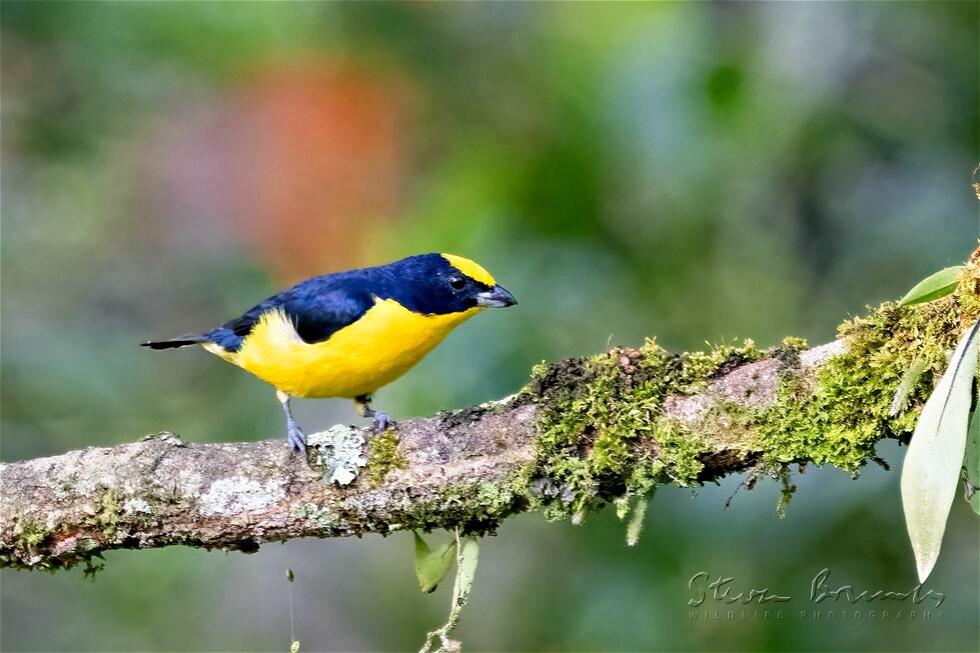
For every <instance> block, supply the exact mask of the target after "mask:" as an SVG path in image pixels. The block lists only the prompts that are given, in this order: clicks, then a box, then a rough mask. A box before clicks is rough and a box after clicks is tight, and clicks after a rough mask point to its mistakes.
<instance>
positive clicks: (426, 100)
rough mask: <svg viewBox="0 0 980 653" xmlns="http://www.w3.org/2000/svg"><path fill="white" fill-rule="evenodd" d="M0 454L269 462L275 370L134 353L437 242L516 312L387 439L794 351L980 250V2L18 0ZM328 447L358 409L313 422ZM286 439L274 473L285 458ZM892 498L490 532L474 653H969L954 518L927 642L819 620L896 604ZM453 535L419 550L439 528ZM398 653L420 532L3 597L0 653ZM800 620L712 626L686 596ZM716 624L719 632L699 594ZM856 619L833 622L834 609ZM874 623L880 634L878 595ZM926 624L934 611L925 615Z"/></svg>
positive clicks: (974, 566) (307, 417)
mask: <svg viewBox="0 0 980 653" xmlns="http://www.w3.org/2000/svg"><path fill="white" fill-rule="evenodd" d="M0 11H2V18H0V22H2V80H3V81H2V84H3V87H2V92H3V102H2V150H0V155H2V165H3V177H2V199H3V224H2V264H3V267H2V337H3V341H2V347H3V358H2V443H0V457H2V459H3V460H4V461H13V460H20V459H24V458H28V457H34V456H43V455H50V454H56V453H60V452H63V451H66V450H69V449H73V448H78V447H83V446H92V445H112V444H115V443H120V442H126V441H131V440H134V439H136V438H137V437H139V436H140V435H142V434H144V433H147V432H156V431H160V430H172V431H175V432H178V433H180V434H181V435H182V436H183V437H184V438H185V439H187V440H191V441H196V442H204V441H219V440H227V441H231V440H243V439H259V438H267V437H279V436H280V435H281V433H280V431H282V419H281V413H280V410H279V407H278V406H277V404H276V401H275V398H274V396H273V393H272V391H271V390H270V389H269V388H268V387H267V386H265V385H264V384H262V383H261V382H260V381H258V380H256V379H254V378H252V377H250V376H248V375H246V374H244V373H242V372H241V371H240V370H236V369H234V368H232V367H231V366H229V365H226V364H224V363H223V362H221V361H220V360H218V359H216V358H215V357H213V356H210V355H207V354H205V353H204V352H202V351H198V350H182V351H179V352H169V353H166V354H159V353H154V352H149V351H146V350H142V349H140V348H139V347H138V346H136V345H137V343H138V342H140V341H141V340H145V339H147V338H151V337H165V336H172V335H174V334H178V333H183V332H185V331H188V330H198V329H204V328H207V327H211V326H214V325H217V324H219V323H221V322H223V321H225V320H226V319H228V318H230V317H232V316H234V315H237V314H238V313H240V312H241V311H242V310H243V309H245V308H247V307H249V306H251V305H252V304H253V303H255V302H256V301H257V300H259V299H261V298H263V297H265V296H267V295H268V294H270V293H272V292H273V291H274V290H276V289H277V288H279V287H282V286H285V285H288V284H290V283H293V282H295V281H298V280H299V279H301V278H304V277H307V276H311V275H313V274H318V273H323V272H327V271H332V270H337V269H342V268H345V267H350V266H354V265H364V264H375V263H381V262H385V261H388V260H392V259H394V258H398V257H401V256H404V255H408V254H411V253H417V252H423V251H449V252H455V253H459V254H462V255H464V256H468V257H472V258H474V259H476V260H478V261H480V262H481V263H483V264H484V265H485V266H486V267H487V268H488V269H490V270H491V271H492V272H493V273H494V274H495V276H496V277H497V278H498V280H500V281H501V282H502V283H503V284H505V285H506V286H507V287H508V288H510V289H511V290H512V291H513V292H514V293H515V294H516V295H517V297H518V298H519V299H520V300H521V304H520V306H519V307H517V308H516V309H514V310H511V311H506V312H503V311H502V312H500V313H494V314H492V315H486V316H483V317H481V318H480V319H478V320H473V321H472V322H471V323H469V324H467V325H466V326H465V327H464V328H462V329H460V331H459V332H457V333H455V334H454V335H452V336H451V337H450V338H449V339H448V340H447V341H446V342H445V343H444V344H443V345H442V346H441V347H440V348H438V349H437V350H436V351H435V352H434V353H433V354H432V355H430V356H429V358H428V359H427V360H426V361H424V362H423V363H422V364H421V365H420V366H419V367H418V368H417V369H416V370H414V371H413V372H411V373H410V374H409V375H407V376H406V377H405V378H404V379H402V380H401V381H399V382H398V383H396V384H394V385H393V386H391V387H389V388H386V389H385V390H383V391H382V392H381V393H379V395H378V397H377V400H378V404H379V405H380V406H382V407H384V408H385V409H386V410H387V411H389V412H390V413H391V414H392V415H394V416H395V417H396V418H398V417H405V416H410V415H422V414H427V413H431V412H433V411H436V410H439V409H448V408H454V407H462V406H466V405H469V404H472V403H474V402H481V401H485V400H487V399H492V398H497V397H501V396H503V395H506V394H508V393H511V392H513V391H515V390H516V389H517V388H519V387H520V386H521V385H522V384H523V383H524V382H525V380H526V377H527V373H528V370H529V369H530V367H531V365H532V364H534V363H535V362H537V361H539V360H541V359H553V358H559V357H564V356H571V355H577V354H585V353H592V352H596V351H600V350H602V349H604V348H605V347H606V346H607V344H608V343H609V342H614V343H621V344H637V343H639V342H640V341H641V340H642V338H643V336H646V335H656V336H657V337H658V338H659V340H660V342H661V343H662V344H664V345H665V346H667V347H670V348H673V349H678V350H680V349H690V348H698V347H701V346H702V345H703V343H704V342H705V341H710V342H719V341H722V340H730V339H733V338H736V337H752V338H754V339H755V340H756V342H757V343H758V344H760V345H763V346H765V345H769V344H773V343H775V342H777V341H778V340H779V339H780V338H782V337H783V336H786V335H798V336H804V337H806V338H808V339H809V340H810V342H812V343H819V342H824V341H827V340H830V339H832V338H833V337H834V327H835V325H836V324H837V323H838V322H840V321H841V320H842V319H844V318H845V317H847V316H850V315H854V314H860V313H861V312H862V311H863V310H864V306H865V305H866V304H874V303H878V302H879V301H882V300H884V299H887V298H894V297H897V296H900V295H901V294H902V293H903V292H904V291H905V290H907V289H908V288H909V287H910V286H911V285H912V284H913V283H914V282H916V281H918V280H919V279H920V278H921V277H923V276H925V275H926V274H928V273H930V272H932V271H934V270H936V269H938V268H940V267H943V266H946V265H951V264H955V263H957V262H959V261H961V260H963V259H964V258H965V257H966V255H967V254H968V253H969V252H970V251H971V250H972V248H973V247H974V246H975V244H976V237H977V200H976V198H975V197H974V196H973V194H972V192H971V189H970V187H969V178H970V171H971V169H972V168H973V166H974V165H975V164H976V162H977V159H978V123H980V115H978V76H980V71H978V58H980V57H978V55H980V52H978V42H980V33H978V24H980V11H978V4H977V3H976V2H960V3H943V2H932V3H915V2H909V3H805V4H763V3H690V4H670V3H663V4H601V5H600V4H589V3H575V4H564V3H547V4H532V3H526V4H517V3H474V4H447V3H428V2H406V3H399V4H388V3H335V4H327V3H323V4H321V3H314V2H303V3H287V4H279V3H260V2H255V3H247V4H237V3H231V2H222V3H206V2H195V3H177V2H173V3H152V2H146V3H93V2H71V3H55V2H29V3H28V2H4V3H3V5H2V9H0ZM297 410H298V418H299V419H300V421H301V423H303V424H305V425H306V426H307V428H308V430H312V429H314V428H316V426H317V425H327V424H331V423H334V422H336V421H348V422H349V421H351V420H352V419H353V414H352V411H351V407H350V405H349V403H348V402H341V401H319V402H313V401H308V402H300V403H299V405H298V407H297ZM284 446H285V445H284ZM880 453H881V455H882V456H883V457H884V458H885V459H886V460H888V461H889V462H890V463H891V464H892V471H891V472H885V471H883V470H881V469H867V470H866V471H865V472H864V473H863V474H862V475H861V478H860V479H859V480H858V481H854V482H852V481H851V480H850V478H849V477H848V476H847V475H846V474H844V473H842V472H840V471H837V470H834V469H810V470H808V472H807V473H806V474H805V475H803V476H800V477H799V478H798V479H795V482H797V483H798V484H799V486H800V489H799V491H798V492H797V495H796V498H795V499H794V501H793V503H792V504H791V505H790V508H789V514H788V516H787V517H786V519H785V520H779V519H778V518H777V516H776V511H775V506H776V502H777V497H778V486H777V484H776V483H773V482H771V481H769V482H763V483H760V485H759V486H758V487H757V488H756V489H755V490H754V491H752V492H741V493H739V495H738V496H737V497H736V498H735V500H734V501H733V503H732V506H731V507H730V508H729V509H728V510H724V509H723V508H724V504H725V500H726V499H727V498H728V497H729V496H730V495H731V494H732V492H733V491H734V489H735V487H736V485H737V484H738V482H739V481H740V479H728V480H727V481H726V482H725V483H723V484H722V485H721V486H720V487H715V486H711V487H706V488H702V489H699V490H697V491H696V492H691V491H685V490H680V489H673V490H671V489H667V490H664V491H661V492H660V493H659V494H658V496H657V497H656V500H655V501H654V502H653V504H652V506H651V509H650V511H649V513H648V517H647V524H646V530H645V536H644V538H643V539H642V541H641V543H640V545H639V546H638V547H637V548H635V549H627V548H626V547H625V545H624V541H623V540H624V538H623V531H624V527H623V525H622V524H620V523H619V522H617V521H616V519H615V517H614V516H613V515H612V514H611V512H610V511H608V510H607V511H605V512H604V513H602V514H599V515H597V516H595V517H593V518H591V519H589V520H588V521H587V523H585V524H584V525H582V526H579V527H572V526H570V525H567V524H548V523H545V522H544V521H543V520H542V519H541V518H540V517H539V516H536V515H528V516H523V517H520V518H515V519H511V520H508V521H507V522H505V523H504V524H503V526H502V527H501V528H500V531H499V536H498V537H496V538H490V539H487V540H485V541H484V543H483V545H482V554H481V563H480V571H479V574H478V576H477V582H476V587H475V593H474V596H473V603H472V606H471V608H470V609H469V610H468V611H467V612H465V613H464V616H463V622H462V626H461V628H460V630H459V636H460V638H461V639H462V640H463V642H464V645H465V647H466V649H467V650H501V651H516V650H537V649H545V650H568V651H584V650H651V651H654V650H672V649H673V650H706V651H723V650H724V651H727V650H772V651H809V650H855V651H856V650H915V651H924V650H939V649H942V650H964V651H965V650H969V651H976V650H978V648H980V634H978V612H980V605H978V582H977V581H978V576H980V570H978V555H977V541H978V538H977V532H978V530H977V526H978V523H977V520H976V518H975V517H974V516H973V515H972V513H970V511H969V509H968V507H967V506H966V505H965V502H962V501H957V502H956V504H955V507H954V510H953V513H952V516H951V519H950V525H949V530H948V532H947V536H946V541H945V544H944V552H943V555H942V557H941V558H940V560H939V564H938V567H937V569H936V571H935V572H934V573H933V576H932V577H931V578H930V581H929V584H928V587H930V588H934V589H936V590H937V591H942V592H944V593H945V594H946V595H947V598H946V601H945V603H944V604H943V606H942V610H943V614H942V615H941V617H940V616H937V615H934V618H933V619H932V620H931V621H924V620H922V619H910V618H908V617H906V618H904V619H902V618H894V617H891V618H880V617H879V618H878V619H874V618H870V617H868V616H867V615H868V612H867V611H868V607H867V606H859V607H862V608H863V610H864V614H865V617H864V619H862V620H859V621H854V620H848V621H847V622H845V623H841V622H837V623H826V622H820V623H812V622H811V620H809V619H801V618H800V616H799V611H800V610H806V609H808V608H809V607H810V606H809V605H808V604H807V601H806V596H807V593H808V591H809V583H810V580H811V579H812V578H813V576H814V574H815V573H817V572H818V571H819V570H820V569H822V568H825V567H827V568H830V569H831V571H832V578H833V580H834V581H835V583H836V584H837V585H843V584H851V585H854V586H855V588H857V589H858V590H860V589H870V590H872V591H874V590H876V589H885V590H894V591H906V590H908V589H910V588H911V587H912V586H913V585H914V584H915V577H914V564H913V560H912V555H911V549H910V547H909V544H908V542H907V538H906V535H905V529H904V524H903V519H902V514H901V508H900V499H899V488H898V474H897V466H898V465H899V464H900V461H901V456H902V453H903V451H902V450H900V449H899V448H898V447H897V446H894V445H892V444H886V445H882V446H881V447H880ZM436 539H438V537H437V538H436ZM287 566H288V567H291V568H292V569H294V570H295V572H296V575H297V580H296V582H295V584H294V586H293V589H294V592H295V597H294V598H295V602H296V606H295V620H296V636H297V638H299V639H301V640H302V641H303V648H304V650H309V651H373V650H413V649H415V648H417V647H418V646H419V645H420V643H421V641H422V638H423V635H424V632H425V631H426V630H428V629H431V628H433V627H435V626H437V625H439V624H440V623H441V622H442V620H443V619H444V616H445V613H446V611H447V609H448V602H449V588H447V587H443V588H440V590H439V591H438V592H437V593H436V594H434V595H432V596H425V595H421V594H420V593H419V592H418V591H417V589H416V586H415V579H414V574H413V570H412V542H411V538H410V536H408V535H406V534H399V535H395V536H392V537H389V538H387V539H382V538H378V537H368V538H365V539H364V540H363V541H360V540H352V541H319V540H317V541H312V540H311V541H297V542H290V543H288V544H285V545H281V546H280V545H267V546H265V547H263V548H262V550H261V551H260V552H259V553H257V554H255V555H248V556H245V555H241V554H229V555H226V554H223V553H218V552H212V553H206V552H203V551H197V550H190V549H176V548H172V549H166V550H159V551H147V552H118V553H113V554H111V555H108V556H107V568H106V570H105V571H104V572H103V573H101V574H99V576H98V577H97V578H96V579H95V581H94V582H90V581H89V580H85V579H83V577H82V574H81V572H77V571H76V572H70V573H59V574H56V575H53V576H49V575H46V574H40V573H25V572H11V571H4V572H2V574H0V584H2V599H0V601H2V602H0V628H2V631H0V632H2V634H0V647H2V648H3V650H5V651H14V650H38V651H40V650H47V651H69V650H72V651H116V650H130V651H143V650H147V651H149V650H154V651H163V650H174V651H198V650H200V651H237V650H240V651H271V650H285V649H286V648H287V647H288V644H289V612H288V595H287V590H288V588H287V583H286V580H285V577H284V570H285V568H286V567H287ZM702 570H704V571H708V572H709V573H710V574H712V576H716V575H724V576H731V577H734V578H735V579H736V584H737V587H738V588H739V589H742V590H748V589H749V588H752V587H770V588H772V590H773V591H774V592H775V593H790V594H792V595H793V596H794V601H793V602H792V603H790V604H789V605H788V606H787V607H786V614H785V618H784V619H781V620H769V621H762V620H758V619H755V620H753V619H749V620H746V621H741V620H737V621H734V622H730V621H727V620H724V619H723V620H721V621H712V620H708V621H704V620H702V621H692V620H691V619H690V617H689V612H688V607H687V605H686V602H687V600H688V598H690V593H689V592H688V590H687V581H688V579H689V578H690V577H691V576H692V575H693V574H695V573H697V572H699V571H702ZM717 607H719V608H720V609H724V608H725V606H723V605H719V606H717ZM836 607H837V609H842V608H843V607H844V606H836ZM871 607H875V606H871ZM918 607H919V608H920V609H921V608H925V607H928V606H927V605H926V604H922V605H920V606H918Z"/></svg>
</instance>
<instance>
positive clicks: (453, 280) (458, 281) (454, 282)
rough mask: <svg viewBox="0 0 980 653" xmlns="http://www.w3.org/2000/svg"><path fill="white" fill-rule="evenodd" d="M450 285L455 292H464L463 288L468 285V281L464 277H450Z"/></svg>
mask: <svg viewBox="0 0 980 653" xmlns="http://www.w3.org/2000/svg"><path fill="white" fill-rule="evenodd" d="M449 285H450V286H452V287H453V288H454V289H455V290H462V288H463V286H465V285H466V279H464V278H463V277H449Z"/></svg>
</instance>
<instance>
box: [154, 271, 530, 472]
mask: <svg viewBox="0 0 980 653" xmlns="http://www.w3.org/2000/svg"><path fill="white" fill-rule="evenodd" d="M515 304H517V299H516V298H515V297H514V295H512V294H511V293H510V292H509V291H508V290H507V289H506V288H504V287H503V286H501V285H500V284H498V283H497V282H496V280H495V279H494V278H493V277H492V276H491V275H490V273H489V272H487V271H486V270H485V269H484V268H483V267H481V266H480V265H479V264H477V263H475V262H473V261H471V260H470V259H467V258H463V257H462V256H457V255H454V254H443V253H428V254H419V255H416V256H409V257H407V258H403V259H400V260H398V261H394V262H392V263H387V264H385V265H379V266H375V267H365V268H358V269H353V270H345V271H343V272H334V273H332V274H325V275H320V276H316V277H312V278H310V279H306V280H305V281H301V282H300V283H297V284H296V285H294V286H292V287H290V288H288V289H286V290H283V291H282V292H280V293H277V294H275V295H273V296H271V297H269V298H268V299H266V300H265V301H262V302H260V303H258V304H256V305H255V306H253V307H252V308H250V309H249V310H247V311H245V313H243V314H242V315H241V316H240V317H236V318H235V319H233V320H230V321H228V322H226V323H225V324H223V325H222V326H220V327H218V328H216V329H211V330H210V331H205V332H204V333H188V334H185V335H182V336H178V337H176V338H170V339H168V340H152V341H148V342H143V343H141V344H142V346H144V347H149V348H150V349H160V350H167V349H177V348H180V347H188V346H195V345H200V346H202V347H203V348H204V349H205V350H207V351H208V352H210V353H212V354H216V355H217V356H220V357H221V358H223V359H224V360H226V361H227V362H229V363H232V364H233V365H237V366H238V367H240V368H242V369H244V370H245V371H247V372H250V373H251V374H253V375H255V376H256V377H258V378H260V379H262V380H263V381H265V382H266V383H269V384H270V385H272V386H273V387H274V388H275V390H276V397H277V399H278V400H279V403H280V404H281V405H282V409H283V411H284V413H285V416H286V441H287V442H288V443H289V445H290V446H291V447H292V448H293V450H294V451H297V452H305V451H306V434H305V433H304V432H303V430H302V429H301V428H300V427H299V425H298V424H297V423H296V420H295V419H293V414H292V411H291V410H290V405H289V402H290V399H292V398H294V397H296V398H327V397H341V398H348V399H353V400H354V408H355V411H356V412H357V414H358V415H360V416H361V417H365V418H370V419H371V420H372V422H373V424H372V430H373V431H374V433H380V432H383V431H385V430H387V429H388V428H389V427H390V426H392V425H393V424H394V423H393V422H392V420H391V418H390V417H389V416H388V415H387V414H386V413H384V412H381V411H379V410H375V409H373V408H372V407H371V403H372V395H373V394H374V393H375V392H376V391H377V390H378V389H380V388H381V387H383V386H385V385H387V384H389V383H391V382H392V381H394V380H395V379H397V378H399V377H401V376H402V375H403V374H405V373H406V372H407V371H408V370H410V369H411V368H412V367H414V366H415V365H416V364H417V363H418V362H419V361H420V360H422V358H424V357H425V356H426V354H428V353H429V352H430V351H432V349H433V348H435V347H436V345H438V344H439V343H440V342H442V340H443V339H444V338H445V337H446V336H447V335H448V334H449V333H450V332H451V331H452V330H453V329H455V328H456V327H457V326H459V325H460V324H462V323H463V322H465V321H466V320H468V319H469V318H471V317H472V316H473V315H475V314H476V313H479V312H481V311H482V310H483V309H487V308H505V307H508V306H513V305H515Z"/></svg>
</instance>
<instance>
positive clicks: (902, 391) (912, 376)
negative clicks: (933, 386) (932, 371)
mask: <svg viewBox="0 0 980 653" xmlns="http://www.w3.org/2000/svg"><path fill="white" fill-rule="evenodd" d="M927 366H928V363H926V359H924V358H916V359H915V360H914V361H912V366H911V367H909V369H908V370H907V371H906V372H905V374H903V375H902V380H901V381H899V383H898V389H897V390H895V397H894V399H892V405H891V407H890V408H889V409H888V416H889V417H895V415H898V414H899V413H900V412H901V411H902V408H903V407H904V406H905V400H906V399H908V397H909V393H910V392H912V388H914V387H915V384H916V383H918V382H919V377H920V376H922V373H923V372H925V371H926V367H927Z"/></svg>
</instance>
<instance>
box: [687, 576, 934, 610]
mask: <svg viewBox="0 0 980 653" xmlns="http://www.w3.org/2000/svg"><path fill="white" fill-rule="evenodd" d="M829 579H830V569H827V568H824V569H821V570H820V571H819V572H817V574H816V575H815V576H814V577H813V580H812V581H811V582H810V596H809V600H810V602H811V603H814V604H817V603H822V602H824V601H828V600H829V601H833V602H838V601H845V602H847V603H850V604H851V605H854V604H856V603H859V602H864V603H871V602H873V601H906V600H908V599H911V600H912V603H913V605H918V604H919V603H922V602H923V601H925V600H926V599H930V600H931V601H932V602H933V603H934V604H935V607H937V608H938V607H939V606H941V605H942V604H943V601H945V600H946V595H945V594H943V593H942V592H936V591H935V590H931V589H930V590H923V588H922V585H921V584H920V585H916V586H915V587H913V588H912V589H910V590H909V591H907V592H892V591H888V590H874V591H872V590H861V591H860V592H859V591H857V590H855V589H854V587H853V586H851V585H841V586H840V587H836V588H834V587H833V586H831V584H830V582H829ZM687 587H688V589H690V590H691V593H692V596H691V598H690V599H689V600H688V602H687V604H688V605H689V606H691V607H697V606H699V605H701V604H702V603H704V602H705V600H706V599H708V598H711V599H712V600H714V601H721V602H724V603H740V604H743V605H744V604H749V603H759V604H765V603H786V602H787V601H790V600H791V599H792V596H790V595H788V594H787V595H782V594H775V593H772V592H770V590H769V588H768V587H762V588H750V589H748V590H747V591H737V588H736V587H735V578H734V577H730V576H718V577H716V578H714V579H711V577H710V575H709V574H708V572H706V571H699V572H698V573H696V574H694V575H693V576H691V579H690V580H689V581H688V582H687Z"/></svg>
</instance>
